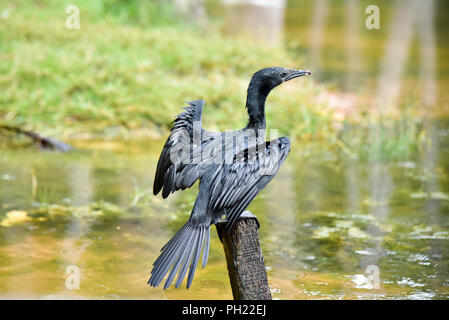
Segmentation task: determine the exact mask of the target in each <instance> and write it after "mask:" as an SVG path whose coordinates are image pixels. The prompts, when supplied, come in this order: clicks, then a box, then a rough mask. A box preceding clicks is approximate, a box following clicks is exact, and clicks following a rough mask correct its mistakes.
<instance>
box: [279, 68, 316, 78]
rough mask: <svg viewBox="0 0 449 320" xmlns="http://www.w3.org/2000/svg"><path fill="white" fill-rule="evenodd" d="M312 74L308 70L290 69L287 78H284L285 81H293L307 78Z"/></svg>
mask: <svg viewBox="0 0 449 320" xmlns="http://www.w3.org/2000/svg"><path fill="white" fill-rule="evenodd" d="M310 74H312V72H310V71H309V70H294V69H290V72H289V74H288V75H287V77H286V78H285V81H288V80H291V79H294V78H298V77H302V76H308V75H310Z"/></svg>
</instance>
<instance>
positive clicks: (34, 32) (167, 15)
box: [0, 0, 417, 157]
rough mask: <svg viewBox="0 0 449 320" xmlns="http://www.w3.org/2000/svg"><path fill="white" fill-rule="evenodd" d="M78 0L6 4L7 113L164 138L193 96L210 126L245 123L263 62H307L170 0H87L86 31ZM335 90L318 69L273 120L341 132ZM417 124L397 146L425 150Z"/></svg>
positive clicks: (58, 127)
mask: <svg viewBox="0 0 449 320" xmlns="http://www.w3.org/2000/svg"><path fill="white" fill-rule="evenodd" d="M69 4H71V2H70V1H56V0H41V1H24V0H22V1H9V2H6V3H3V4H2V6H1V8H0V10H3V12H5V10H7V14H6V15H4V14H3V18H2V23H1V24H0V39H1V40H0V92H1V94H0V123H1V122H4V123H8V124H12V125H17V126H20V127H22V128H27V129H30V130H35V131H38V132H40V133H41V134H43V135H53V136H58V137H60V138H63V139H74V138H78V137H105V138H123V137H125V138H128V137H137V136H138V134H136V133H142V132H146V135H145V136H148V135H154V136H156V137H158V136H159V135H160V134H161V132H164V134H165V132H166V130H167V128H168V127H169V126H170V123H171V121H172V120H173V118H174V117H175V116H176V114H178V113H179V112H180V111H181V107H183V105H184V102H185V101H189V100H193V99H204V100H205V101H206V108H205V111H204V112H205V115H204V118H203V119H204V120H203V121H204V125H205V126H206V127H207V128H209V129H212V130H214V129H216V130H224V129H236V128H240V127H242V126H243V125H244V124H245V122H246V111H245V108H244V104H245V98H246V88H247V85H248V82H249V79H250V77H251V75H252V73H253V72H255V71H256V70H258V69H260V68H262V67H266V66H276V65H282V66H285V67H298V66H301V61H299V60H298V59H299V58H298V57H294V56H293V55H292V54H291V53H289V52H288V49H286V48H284V47H282V46H279V47H267V46H264V45H263V44H258V43H252V42H251V41H249V40H248V39H243V38H230V37H226V38H225V37H224V36H222V35H221V34H220V33H219V31H218V28H217V27H216V26H215V25H214V23H213V22H211V24H210V26H209V27H208V28H207V30H204V28H203V29H200V28H198V27H196V26H195V24H194V23H192V21H187V20H185V19H182V18H180V17H178V16H177V15H176V14H175V12H174V11H173V8H172V7H171V5H170V3H168V2H166V1H135V0H128V1H125V0H99V1H78V2H77V6H78V7H79V8H80V25H81V27H80V29H79V30H69V29H67V28H66V27H65V21H66V17H67V14H66V13H65V9H66V6H67V5H69ZM5 16H7V17H6V18H5ZM326 90H327V89H326V87H325V86H324V85H319V84H317V83H314V82H313V80H312V79H311V78H308V79H300V80H297V81H295V82H294V83H291V84H290V83H289V84H288V85H284V86H281V87H279V88H277V89H276V90H275V91H274V92H273V93H271V95H270V97H269V101H268V105H269V106H268V109H267V115H268V118H269V121H268V125H269V126H270V125H271V127H272V128H276V129H278V130H279V134H282V135H288V136H289V137H291V138H293V139H299V138H300V139H303V140H308V141H310V140H312V139H313V140H315V139H318V140H324V141H326V142H330V144H335V143H336V142H339V137H338V135H339V133H338V131H339V130H337V129H336V128H338V126H335V123H334V120H333V115H332V109H331V108H330V106H329V105H328V104H327V103H326V100H323V99H318V98H317V97H319V96H322V95H323V94H325V93H326ZM394 126H396V124H393V127H394ZM416 128H417V127H416V126H415V124H414V123H413V122H410V123H408V124H407V126H406V127H405V129H406V130H408V131H407V132H406V134H405V135H401V137H400V139H390V138H391V137H389V138H388V144H390V145H391V144H405V147H404V146H402V147H401V146H396V145H393V146H389V147H388V148H387V149H388V150H389V149H393V150H395V151H396V150H409V149H414V148H415V147H414V144H415V140H416V136H417V134H416ZM402 129H404V128H403V127H401V130H402ZM368 131H369V130H368ZM368 131H366V132H368ZM360 137H363V135H360ZM403 137H405V138H406V140H404V138H403ZM409 138H410V139H409ZM364 142H365V141H361V142H360V144H358V145H353V146H351V147H353V148H355V149H357V148H359V147H363V146H364ZM379 143H381V144H382V141H380V142H379ZM336 145H337V146H338V145H339V144H338V143H337V144H336ZM347 145H348V144H347ZM340 146H341V144H340ZM381 149H382V148H381ZM382 150H383V151H385V148H383V149H382ZM351 152H352V151H351ZM355 153H358V151H355ZM402 155H403V154H402ZM406 156H407V155H406ZM394 157H396V156H394Z"/></svg>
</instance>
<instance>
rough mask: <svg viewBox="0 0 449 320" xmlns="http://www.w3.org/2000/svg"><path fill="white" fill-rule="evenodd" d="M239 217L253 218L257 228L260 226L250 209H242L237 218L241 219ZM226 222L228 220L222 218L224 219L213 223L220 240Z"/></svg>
mask: <svg viewBox="0 0 449 320" xmlns="http://www.w3.org/2000/svg"><path fill="white" fill-rule="evenodd" d="M241 219H254V220H256V224H257V229H259V228H260V223H259V220H258V219H257V217H256V216H255V215H253V214H252V213H251V212H250V211H243V212H242V214H241V215H240V217H239V220H241ZM227 222H228V220H224V221H220V222H218V223H215V225H216V226H217V233H218V237H219V238H220V241H221V242H223V241H222V237H223V231H224V230H225V229H226V226H227Z"/></svg>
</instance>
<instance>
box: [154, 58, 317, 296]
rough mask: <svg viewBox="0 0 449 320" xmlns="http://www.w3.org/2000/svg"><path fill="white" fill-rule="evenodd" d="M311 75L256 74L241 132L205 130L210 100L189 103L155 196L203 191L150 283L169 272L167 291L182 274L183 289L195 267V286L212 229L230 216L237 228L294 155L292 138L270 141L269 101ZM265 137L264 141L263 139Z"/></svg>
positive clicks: (176, 124) (167, 150) (163, 161)
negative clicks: (289, 83) (205, 108)
mask: <svg viewBox="0 0 449 320" xmlns="http://www.w3.org/2000/svg"><path fill="white" fill-rule="evenodd" d="M309 74H311V73H310V71H303V70H293V69H286V68H280V67H273V68H265V69H262V70H259V71H257V72H256V73H254V75H253V77H252V79H251V81H250V83H249V86H248V95H247V100H246V108H247V111H248V115H249V121H248V125H247V126H246V127H245V128H243V129H241V130H236V131H230V132H210V131H207V130H204V129H203V128H202V126H201V114H202V111H203V106H204V101H203V100H195V101H191V102H188V106H187V107H186V108H185V111H184V112H182V113H181V114H179V115H178V117H177V118H176V119H175V120H174V121H173V127H172V129H171V133H170V136H169V137H168V139H167V142H166V143H165V145H164V148H163V150H162V153H161V156H160V158H159V162H158V164H157V169H156V176H155V180H154V186H153V193H154V194H155V195H157V194H158V193H159V192H160V191H161V190H162V197H163V198H166V197H168V196H169V195H170V194H171V193H173V192H175V191H177V190H179V189H181V190H184V189H186V188H189V187H191V186H192V185H193V184H194V183H195V181H197V180H200V182H199V192H198V196H197V198H196V201H195V204H194V206H193V209H192V213H191V214H190V218H189V220H188V221H187V223H186V224H185V225H184V226H183V227H182V228H181V229H180V230H179V231H178V232H177V233H176V234H175V235H174V236H173V238H172V239H171V240H170V241H169V242H168V243H167V244H166V245H165V246H164V247H163V248H162V249H161V251H162V252H161V254H160V256H159V257H158V258H157V259H156V261H155V262H154V264H153V269H152V271H151V277H150V280H149V281H148V284H150V285H151V286H154V287H156V286H158V285H159V284H160V283H161V282H162V280H163V279H164V277H165V275H166V274H167V273H168V272H169V275H168V278H167V281H166V282H165V286H164V289H166V288H168V287H169V286H170V284H171V283H172V281H173V279H174V277H175V276H176V274H178V277H177V280H176V284H175V286H176V288H178V287H179V286H180V285H181V283H182V281H183V279H184V277H185V276H186V273H187V271H188V269H189V275H188V279H187V288H189V287H190V285H191V283H192V280H193V276H194V273H195V269H196V266H197V263H198V260H199V259H200V255H201V251H202V266H203V268H204V267H205V266H206V263H207V259H208V255H209V237H210V225H211V224H212V223H217V222H219V221H222V219H223V218H226V221H227V224H226V227H227V228H232V227H233V226H234V224H235V222H236V221H237V220H238V218H239V217H240V215H241V214H242V212H243V211H244V210H245V209H246V207H247V206H248V205H249V204H250V202H251V201H252V200H253V199H254V198H255V197H256V195H257V194H258V193H259V191H261V190H262V189H263V188H264V187H265V186H266V185H267V184H268V183H269V182H270V181H271V180H272V179H273V177H274V175H275V174H276V173H277V171H278V170H279V166H280V165H281V164H282V162H283V161H284V160H285V158H286V157H287V155H288V153H289V151H290V142H289V140H288V138H286V137H281V138H277V139H273V140H271V141H267V142H265V132H264V130H265V127H266V125H265V100H266V98H267V96H268V94H269V93H270V91H271V90H272V89H274V88H275V87H277V86H278V85H280V84H281V83H283V82H285V81H288V80H291V79H294V78H297V77H300V76H304V75H309ZM262 139H263V141H261V140H262Z"/></svg>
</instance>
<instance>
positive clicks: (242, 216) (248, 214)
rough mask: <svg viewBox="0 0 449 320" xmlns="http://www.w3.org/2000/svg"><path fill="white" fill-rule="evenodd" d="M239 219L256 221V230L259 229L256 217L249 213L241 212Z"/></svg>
mask: <svg viewBox="0 0 449 320" xmlns="http://www.w3.org/2000/svg"><path fill="white" fill-rule="evenodd" d="M239 219H254V220H256V223H257V229H259V228H260V223H259V220H258V219H257V217H256V216H255V215H253V214H252V213H251V211H248V210H246V211H243V212H242V214H241V215H240V217H239Z"/></svg>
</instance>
